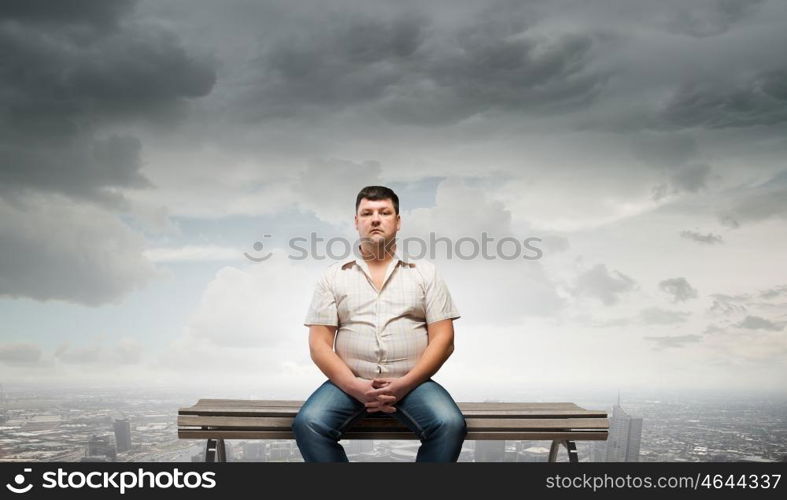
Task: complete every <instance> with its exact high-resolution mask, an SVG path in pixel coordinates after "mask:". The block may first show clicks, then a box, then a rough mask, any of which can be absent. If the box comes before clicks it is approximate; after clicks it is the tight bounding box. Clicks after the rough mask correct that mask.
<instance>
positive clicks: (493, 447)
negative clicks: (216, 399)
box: [475, 440, 506, 462]
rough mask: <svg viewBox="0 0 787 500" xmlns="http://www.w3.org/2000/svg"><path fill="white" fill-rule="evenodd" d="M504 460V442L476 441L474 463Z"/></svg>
mask: <svg viewBox="0 0 787 500" xmlns="http://www.w3.org/2000/svg"><path fill="white" fill-rule="evenodd" d="M505 458H506V442H505V441H501V440H495V441H477V442H476V444H475V461H476V462H505Z"/></svg>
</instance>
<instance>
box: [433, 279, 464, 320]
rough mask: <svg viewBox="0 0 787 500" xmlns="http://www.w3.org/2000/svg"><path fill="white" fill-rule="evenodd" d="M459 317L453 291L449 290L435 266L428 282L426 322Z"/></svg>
mask: <svg viewBox="0 0 787 500" xmlns="http://www.w3.org/2000/svg"><path fill="white" fill-rule="evenodd" d="M459 317H460V315H459V311H458V310H457V308H456V306H455V305H454V301H453V300H452V299H451V293H450V292H449V291H448V287H447V286H446V284H445V281H443V278H442V277H441V276H440V274H439V273H438V272H437V269H434V268H433V269H432V273H431V276H430V277H429V278H427V283H426V324H427V325H428V324H430V323H434V322H435V321H441V320H444V319H457V318H459Z"/></svg>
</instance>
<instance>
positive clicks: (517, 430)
mask: <svg viewBox="0 0 787 500" xmlns="http://www.w3.org/2000/svg"><path fill="white" fill-rule="evenodd" d="M302 404H303V401H257V400H245V399H200V400H199V401H198V402H197V404H195V405H194V406H190V407H188V408H180V409H179V410H178V438H180V439H206V440H207V446H206V449H205V461H206V462H216V461H219V462H225V461H226V457H227V455H226V452H225V448H224V440H225V439H294V436H293V434H292V421H293V419H294V418H295V415H296V414H297V413H298V410H299V409H300V407H301V405H302ZM458 405H459V408H460V409H461V410H462V413H463V414H464V416H465V421H466V422H467V437H466V438H465V439H467V440H500V439H502V440H505V439H510V440H523V441H527V440H549V441H552V446H551V448H550V450H549V461H550V462H555V461H556V460H557V453H558V450H559V448H560V446H561V445H562V446H564V447H565V448H566V450H567V451H568V459H569V461H570V462H578V461H579V457H578V456H577V449H576V445H575V443H574V442H575V441H586V440H590V441H603V440H606V439H607V431H608V428H609V422H608V420H607V414H606V413H605V412H602V411H594V410H585V409H583V408H580V407H579V406H577V405H575V404H574V403H458ZM342 438H343V439H344V438H346V439H417V438H416V436H415V434H413V433H412V431H410V430H409V429H408V428H407V427H405V426H404V425H402V424H400V423H399V421H398V420H396V419H395V418H393V417H392V418H364V419H361V420H360V421H358V423H356V424H355V425H354V426H353V427H352V428H350V429H348V430H347V431H346V432H345V433H344V434H343V436H342Z"/></svg>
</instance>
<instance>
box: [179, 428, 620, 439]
mask: <svg viewBox="0 0 787 500" xmlns="http://www.w3.org/2000/svg"><path fill="white" fill-rule="evenodd" d="M178 438H180V439H209V438H217V439H295V437H294V436H293V435H292V432H288V431H238V430H231V431H218V430H207V431H206V430H191V429H179V430H178ZM342 439H380V440H386V441H387V440H400V439H416V438H415V436H414V434H413V433H412V432H409V431H408V432H391V431H385V432H384V433H379V432H354V431H349V432H347V433H345V434H344V435H343V437H342ZM465 439H467V440H471V441H472V440H501V439H509V440H517V441H519V440H521V441H543V440H555V439H557V440H563V439H569V440H572V441H604V440H606V439H607V432H606V431H572V432H560V431H548V432H543V431H542V432H539V431H525V432H514V431H509V432H488V431H482V432H474V431H470V432H468V433H467V436H466V437H465Z"/></svg>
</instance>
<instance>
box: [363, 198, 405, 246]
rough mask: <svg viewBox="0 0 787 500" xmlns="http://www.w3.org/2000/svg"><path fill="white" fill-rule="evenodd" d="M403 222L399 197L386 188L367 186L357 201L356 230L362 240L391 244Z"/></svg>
mask: <svg viewBox="0 0 787 500" xmlns="http://www.w3.org/2000/svg"><path fill="white" fill-rule="evenodd" d="M400 225H401V220H400V217H399V197H398V196H396V193H394V192H393V191H392V190H391V189H390V188H387V187H385V186H366V187H365V188H363V189H361V191H360V192H359V193H358V196H357V197H356V199H355V228H356V229H357V230H358V235H359V236H360V237H361V239H362V240H369V241H371V242H373V243H378V244H379V243H382V242H387V243H390V242H392V241H394V240H395V239H396V233H397V232H398V231H399V228H400Z"/></svg>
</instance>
